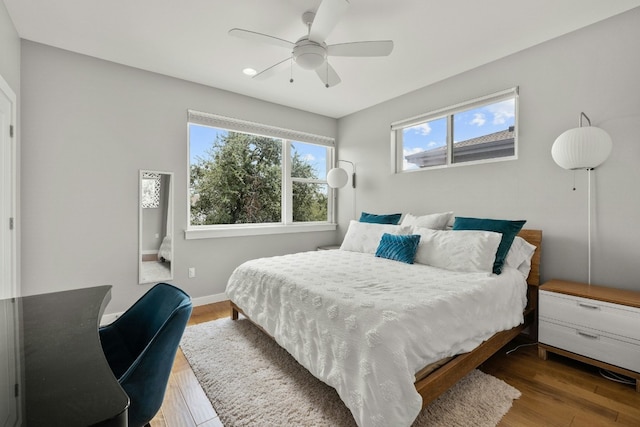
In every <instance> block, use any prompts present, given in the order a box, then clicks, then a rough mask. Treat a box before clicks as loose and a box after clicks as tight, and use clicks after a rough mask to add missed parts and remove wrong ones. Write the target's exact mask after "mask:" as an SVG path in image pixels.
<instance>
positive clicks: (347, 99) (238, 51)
mask: <svg viewBox="0 0 640 427" xmlns="http://www.w3.org/2000/svg"><path fill="white" fill-rule="evenodd" d="M4 3H5V5H6V7H7V10H8V11H9V14H10V16H11V18H12V20H13V22H14V24H15V26H16V29H17V31H18V33H19V35H20V37H21V38H23V39H27V40H32V41H35V42H39V43H44V44H47V45H51V46H55V47H59V48H62V49H67V50H70V51H73V52H78V53H82V54H85V55H90V56H94V57H97V58H102V59H106V60H109V61H113V62H116V63H120V64H125V65H129V66H132V67H136V68H140V69H143V70H148V71H153V72H157V73H161V74H165V75H168V76H173V77H177V78H180V79H184V80H188V81H192V82H197V83H201V84H203V85H208V86H213V87H216V88H220V89H225V90H229V91H232V92H236V93H240V94H243V95H248V96H252V97H255V98H259V99H263V100H266V101H270V102H274V103H277V104H282V105H287V106H290V107H294V108H298V109H301V110H305V111H310V112H314V113H318V114H322V115H326V116H329V117H334V118H339V117H343V116H345V115H347V114H350V113H353V112H356V111H359V110H362V109H364V108H367V107H370V106H372V105H375V104H378V103H380V102H383V101H386V100H388V99H391V98H394V97H396V96H399V95H402V94H404V93H407V92H410V91H413V90H415V89H418V88H420V87H424V86H427V85H429V84H432V83H435V82H437V81H439V80H442V79H445V78H447V77H449V76H452V75H455V74H459V73H461V72H464V71H466V70H469V69H472V68H475V67H478V66H480V65H482V64H486V63H488V62H491V61H493V60H496V59H498V58H501V57H504V56H506V55H509V54H511V53H514V52H517V51H520V50H522V49H526V48H527V47H530V46H533V45H536V44H538V43H541V42H544V41H546V40H549V39H552V38H554V37H558V36H560V35H562V34H566V33H568V32H571V31H574V30H576V29H579V28H581V27H584V26H586V25H589V24H592V23H594V22H597V21H600V20H603V19H606V18H608V17H610V16H613V15H616V14H619V13H621V12H624V11H626V10H629V9H632V8H634V7H638V6H640V0H615V1H612V0H533V1H532V0H529V1H523V0H483V1H476V0H440V1H434V0H350V5H349V7H348V9H347V11H346V13H345V14H344V16H343V17H342V19H341V20H340V21H339V22H338V24H337V25H336V27H335V28H334V30H333V31H332V33H331V34H330V36H329V37H328V38H327V40H326V42H327V44H335V43H345V42H351V41H364V40H386V39H390V40H393V41H394V43H395V47H394V50H393V52H392V53H391V55H390V56H388V57H382V58H345V57H336V58H332V59H330V63H331V65H332V66H333V67H334V69H335V70H336V71H337V73H338V74H339V75H340V77H341V79H342V83H340V84H339V85H337V86H335V87H331V88H328V89H327V88H325V87H324V86H323V84H322V83H321V82H320V80H319V79H318V77H317V76H316V74H315V72H313V71H305V70H302V69H300V68H299V67H296V66H294V68H293V70H292V71H293V78H294V79H295V82H294V83H289V78H290V70H287V71H285V72H282V73H280V74H277V75H276V76H274V77H272V78H270V79H268V80H266V81H257V80H252V79H251V78H250V77H247V76H245V75H244V74H242V72H241V70H242V69H243V68H245V67H252V68H255V69H257V70H259V71H260V70H262V69H265V68H267V67H269V66H271V65H273V64H275V63H276V62H279V61H281V60H283V59H285V58H286V57H287V56H288V55H289V52H287V50H286V49H283V48H280V47H275V46H271V45H262V44H257V43H251V42H249V41H247V40H244V39H239V38H236V37H231V36H229V35H228V34H227V32H228V31H229V30H230V29H231V28H234V27H238V28H243V29H248V30H252V31H257V32H261V33H265V34H269V35H272V36H275V37H278V38H282V39H286V40H290V41H294V42H295V41H296V40H297V39H298V38H299V37H301V36H303V35H305V34H306V27H305V26H304V25H303V23H302V20H301V15H302V13H303V12H305V11H307V10H312V11H315V10H316V9H317V7H318V5H319V4H320V0H183V1H175V0H174V1H171V0H163V1H157V0H155V1H153V0H133V1H132V0H108V1H105V0H55V1H51V0H4Z"/></svg>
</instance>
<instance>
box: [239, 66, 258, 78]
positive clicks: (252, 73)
mask: <svg viewBox="0 0 640 427" xmlns="http://www.w3.org/2000/svg"><path fill="white" fill-rule="evenodd" d="M242 72H243V73H244V74H246V75H247V76H255V75H256V74H258V72H257V71H256V70H254V69H253V68H245V69H244V70H242Z"/></svg>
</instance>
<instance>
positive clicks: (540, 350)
mask: <svg viewBox="0 0 640 427" xmlns="http://www.w3.org/2000/svg"><path fill="white" fill-rule="evenodd" d="M538 357H539V358H540V359H542V360H547V358H548V357H549V356H547V349H546V348H542V347H540V346H538Z"/></svg>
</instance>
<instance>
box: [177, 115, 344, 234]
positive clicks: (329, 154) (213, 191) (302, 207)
mask: <svg viewBox="0 0 640 427" xmlns="http://www.w3.org/2000/svg"><path fill="white" fill-rule="evenodd" d="M188 130H189V132H188V134H189V138H188V139H189V176H190V179H189V207H188V211H189V230H188V232H189V231H197V230H200V231H201V230H218V231H219V230H225V229H227V230H229V229H234V230H236V231H237V230H240V232H239V233H234V234H256V233H255V230H256V229H259V230H260V234H262V233H265V230H267V231H266V232H290V231H305V230H302V229H301V227H296V226H299V225H305V224H306V225H314V224H331V223H332V222H333V215H332V212H333V210H332V197H331V190H330V189H329V187H328V185H327V181H326V176H327V170H328V169H329V168H330V167H331V165H332V164H333V139H331V138H327V137H321V136H316V135H310V134H305V133H301V132H296V131H291V130H286V129H279V128H274V127H269V126H264V125H260V124H255V123H250V122H245V121H240V120H235V119H230V118H226V117H222V116H215V115H211V114H206V113H198V112H193V111H189V123H188ZM287 226H290V227H289V228H290V230H285V231H283V228H286V227H287ZM307 228H308V229H309V231H311V230H315V229H317V227H315V228H314V227H310V228H309V227H307ZM252 230H253V231H252ZM269 230H271V231H269ZM273 230H276V231H273ZM222 235H228V234H224V233H223V234H222Z"/></svg>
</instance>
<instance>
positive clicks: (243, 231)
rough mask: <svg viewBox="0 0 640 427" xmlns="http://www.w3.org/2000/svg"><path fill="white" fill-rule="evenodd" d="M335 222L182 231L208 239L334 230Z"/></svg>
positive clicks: (187, 234) (189, 238)
mask: <svg viewBox="0 0 640 427" xmlns="http://www.w3.org/2000/svg"><path fill="white" fill-rule="evenodd" d="M337 226H338V225H337V224H334V223H329V222H326V223H325V222H308V223H296V224H289V225H284V224H280V223H279V224H239V225H236V224H225V225H218V226H216V225H203V226H194V227H191V228H189V229H187V230H185V231H184V238H185V239H186V240H192V239H210V238H217V237H237V236H261V235H267V234H288V233H308V232H316V231H335V230H336V228H337Z"/></svg>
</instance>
